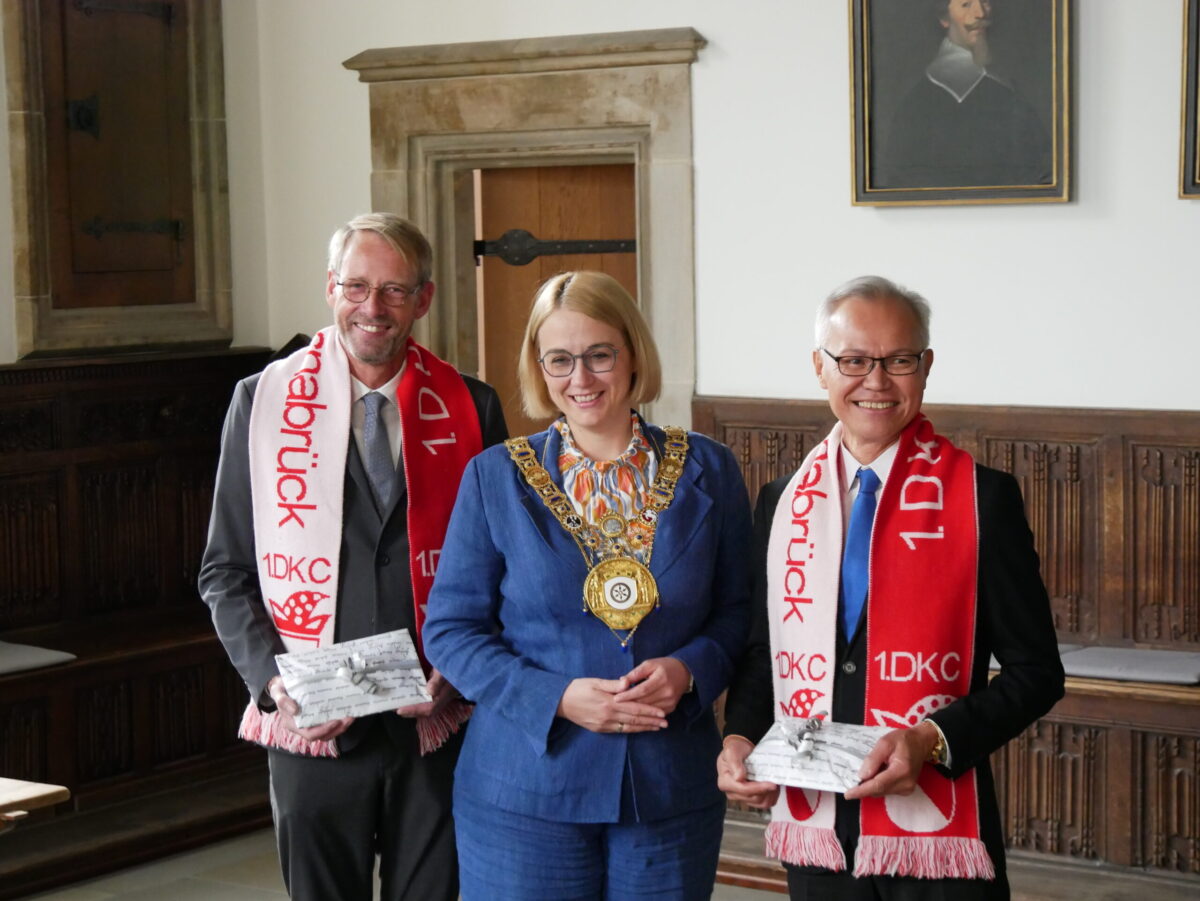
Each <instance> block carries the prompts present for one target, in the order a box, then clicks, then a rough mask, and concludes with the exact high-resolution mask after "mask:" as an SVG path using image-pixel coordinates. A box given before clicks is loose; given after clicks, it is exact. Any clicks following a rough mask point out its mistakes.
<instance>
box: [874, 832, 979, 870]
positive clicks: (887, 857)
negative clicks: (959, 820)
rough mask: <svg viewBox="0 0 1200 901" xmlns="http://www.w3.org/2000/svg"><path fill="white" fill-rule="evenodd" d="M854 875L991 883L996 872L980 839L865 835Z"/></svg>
mask: <svg viewBox="0 0 1200 901" xmlns="http://www.w3.org/2000/svg"><path fill="white" fill-rule="evenodd" d="M854 875H855V876H915V877H916V878H918V879H987V880H989V881H990V880H993V879H995V878H996V868H995V866H994V865H993V864H992V858H991V855H989V854H988V852H987V848H986V847H985V846H984V844H983V842H981V841H980V840H979V839H975V838H949V837H947V838H938V837H934V836H923V837H920V838H915V837H907V836H895V835H864V836H862V838H861V839H859V842H858V850H857V851H856V852H855V855H854Z"/></svg>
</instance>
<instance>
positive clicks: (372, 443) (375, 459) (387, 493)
mask: <svg viewBox="0 0 1200 901" xmlns="http://www.w3.org/2000/svg"><path fill="white" fill-rule="evenodd" d="M386 403H387V398H386V397H384V396H383V395H382V394H380V393H379V392H378V391H372V392H371V393H370V394H365V395H363V408H364V409H365V411H366V416H365V418H364V419H363V448H364V450H365V451H366V454H367V458H366V459H365V460H363V465H364V466H365V467H366V470H367V478H368V479H370V480H371V488H372V489H373V490H374V491H375V499H376V501H377V502H378V505H379V512H380V513H383V512H384V511H385V510H387V508H388V504H389V503H391V500H392V490H393V488H394V487H395V485H396V463H395V460H393V459H392V448H391V446H390V445H389V444H388V434H387V427H386V426H385V425H384V424H383V405H384V404H386Z"/></svg>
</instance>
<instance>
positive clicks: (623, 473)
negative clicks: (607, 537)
mask: <svg viewBox="0 0 1200 901" xmlns="http://www.w3.org/2000/svg"><path fill="white" fill-rule="evenodd" d="M630 418H631V420H632V422H633V438H632V439H631V440H630V442H629V447H628V448H627V449H626V451H625V453H623V454H621V456H619V457H618V458H617V459H615V460H593V459H591V458H590V457H588V456H586V455H585V454H584V453H583V452H582V451H580V450H579V448H577V447H576V446H575V442H574V441H573V440H572V439H571V430H570V428H568V426H567V422H566V420H565V419H559V420H558V421H557V422H555V423H554V426H555V428H557V429H558V433H559V434H560V435H562V447H561V449H560V450H559V452H558V468H559V471H560V472H561V473H562V480H563V493H564V494H565V495H566V496H567V497H569V498H570V499H571V504H572V506H574V507H575V510H576V512H578V513H579V515H580V516H582V517H583V518H584V519H586V520H587V521H588V522H589V523H590V524H592V525H598V524H599V523H600V519H601V517H603V516H604V514H605V513H608V512H610V511H611V512H614V513H619V514H620V515H621V516H623V517H624V518H625V519H632V518H633V517H634V516H635V515H636V514H637V513H638V511H640V510H641V509H642V507H644V506H645V505H646V489H647V488H648V487H649V486H650V485H651V484H653V482H654V477H655V476H656V475H657V474H658V460H657V458H656V457H655V456H654V451H653V450H652V449H651V447H650V442H648V441H647V440H646V436H645V435H644V434H643V433H642V425H641V422H640V421H639V420H638V417H637V416H636V415H634V414H630Z"/></svg>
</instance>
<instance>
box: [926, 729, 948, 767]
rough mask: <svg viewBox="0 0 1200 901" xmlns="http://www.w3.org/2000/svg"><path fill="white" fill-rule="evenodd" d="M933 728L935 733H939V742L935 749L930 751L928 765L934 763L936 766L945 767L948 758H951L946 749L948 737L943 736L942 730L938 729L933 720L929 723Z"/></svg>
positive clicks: (935, 744)
mask: <svg viewBox="0 0 1200 901" xmlns="http://www.w3.org/2000/svg"><path fill="white" fill-rule="evenodd" d="M929 723H930V725H932V726H933V731H934V732H936V733H937V741H936V742H935V743H934V745H933V748H932V749H931V750H930V751H929V756H928V757H926V758H925V762H926V763H932V764H934V765H935V766H945V765H946V758H947V757H948V756H949V753H950V752H949V749H948V748H947V747H946V736H944V735H943V734H942V730H941V729H939V728H938V727H937V724H936V723H934V722H933V721H932V720H930V721H929Z"/></svg>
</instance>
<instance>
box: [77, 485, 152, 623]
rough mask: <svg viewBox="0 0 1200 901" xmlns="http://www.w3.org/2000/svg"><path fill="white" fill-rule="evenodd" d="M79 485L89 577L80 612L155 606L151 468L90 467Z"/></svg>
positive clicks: (81, 527) (83, 546)
mask: <svg viewBox="0 0 1200 901" xmlns="http://www.w3.org/2000/svg"><path fill="white" fill-rule="evenodd" d="M80 481H81V486H80V495H81V500H82V503H81V506H82V511H81V513H82V517H81V522H80V524H79V525H80V531H81V537H82V553H83V563H84V573H85V574H86V575H89V576H90V578H89V579H88V589H87V592H86V595H85V598H84V602H83V605H82V606H83V609H84V610H85V611H86V612H88V613H107V612H110V611H114V610H126V609H130V608H137V607H149V606H153V605H154V604H155V602H156V600H157V598H158V595H159V591H158V589H159V586H160V585H161V584H162V577H161V572H160V569H159V561H160V559H161V557H160V555H159V553H158V535H159V528H160V523H159V507H158V478H157V473H156V469H155V465H154V462H153V461H146V462H144V463H141V464H132V465H122V466H116V467H100V466H96V467H88V468H86V469H85V470H84V471H83V472H82V473H81V475H80Z"/></svg>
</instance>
